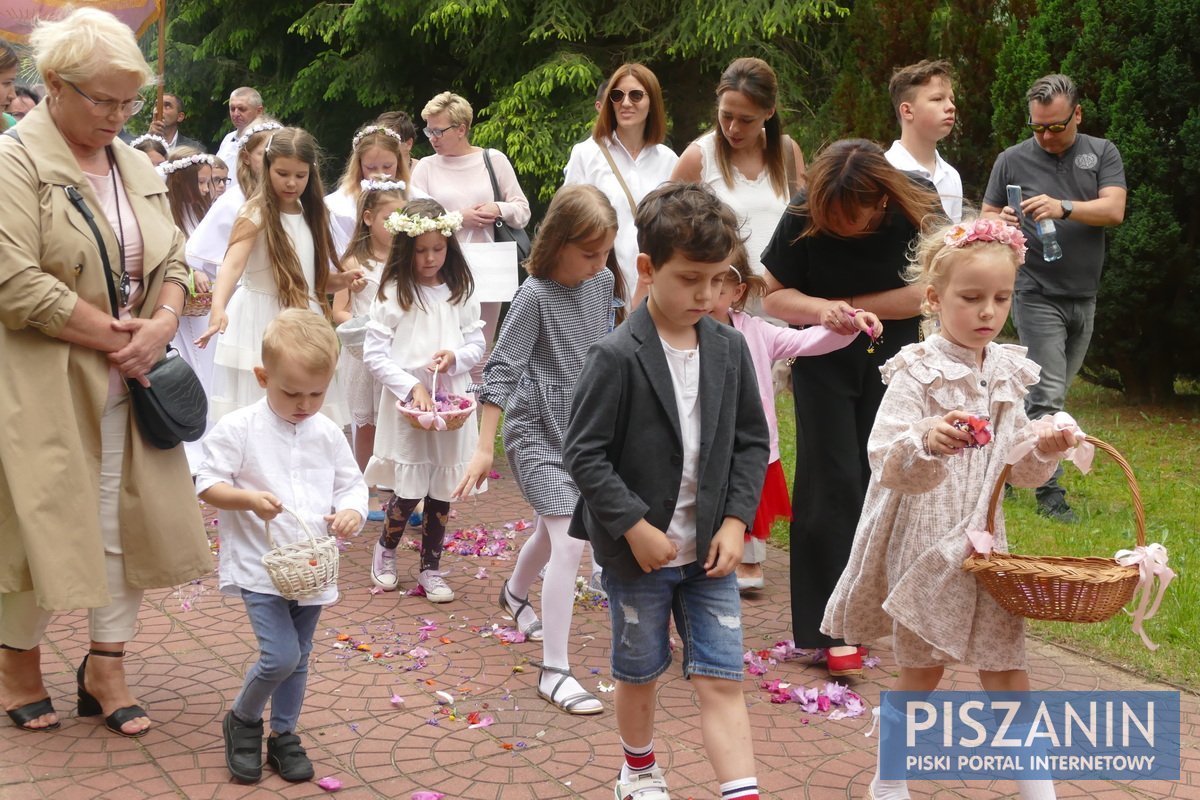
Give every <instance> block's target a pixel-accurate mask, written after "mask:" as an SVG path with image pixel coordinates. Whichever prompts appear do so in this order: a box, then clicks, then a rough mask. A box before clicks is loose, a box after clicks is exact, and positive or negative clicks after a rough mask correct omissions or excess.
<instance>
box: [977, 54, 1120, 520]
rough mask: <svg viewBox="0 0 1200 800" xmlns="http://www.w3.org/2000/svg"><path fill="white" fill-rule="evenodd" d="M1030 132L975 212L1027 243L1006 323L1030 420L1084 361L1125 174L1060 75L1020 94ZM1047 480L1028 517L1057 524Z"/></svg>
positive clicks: (995, 171)
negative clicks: (1051, 253)
mask: <svg viewBox="0 0 1200 800" xmlns="http://www.w3.org/2000/svg"><path fill="white" fill-rule="evenodd" d="M1026 98H1027V99H1028V101H1029V118H1028V122H1027V124H1028V126H1029V128H1030V129H1031V130H1032V131H1033V135H1032V136H1031V137H1029V138H1028V139H1026V140H1025V141H1023V142H1020V143H1019V144H1015V145H1013V146H1012V147H1010V148H1008V149H1007V150H1005V151H1004V152H1003V153H1001V154H1000V157H999V158H997V159H996V163H995V165H994V166H993V167H992V174H991V177H990V178H989V179H988V184H987V189H986V190H985V191H984V196H983V213H984V214H985V215H991V216H998V217H1000V218H1001V219H1003V220H1004V221H1006V222H1009V223H1011V224H1014V225H1017V224H1019V225H1020V226H1021V228H1022V230H1023V231H1024V233H1025V235H1026V237H1028V239H1029V252H1028V254H1027V255H1026V257H1025V265H1024V266H1023V267H1022V268H1021V270H1020V271H1019V272H1018V273H1017V292H1016V296H1015V297H1014V299H1013V306H1012V315H1013V323H1014V324H1015V325H1016V327H1017V335H1018V336H1020V338H1021V344H1023V345H1025V346H1026V347H1027V348H1029V357H1030V358H1031V359H1033V360H1034V361H1035V362H1037V363H1038V364H1039V365H1040V366H1041V368H1042V377H1041V381H1040V382H1038V383H1037V384H1035V385H1033V386H1031V387H1030V391H1029V396H1028V397H1027V398H1026V403H1025V407H1026V411H1027V412H1028V414H1029V418H1030V419H1035V420H1036V419H1040V418H1041V417H1043V416H1045V415H1046V414H1053V413H1054V412H1056V411H1062V410H1063V406H1064V404H1065V403H1066V396H1067V388H1068V387H1069V386H1070V385H1071V381H1072V380H1073V379H1074V378H1075V374H1076V373H1077V372H1078V371H1079V368H1080V366H1082V364H1083V358H1084V356H1085V355H1086V354H1087V348H1088V343H1089V342H1090V341H1091V338H1092V320H1093V317H1094V316H1095V313H1096V294H1097V292H1098V291H1099V289H1100V272H1101V270H1102V269H1103V267H1104V228H1105V227H1107V226H1110V225H1118V224H1120V223H1121V221H1122V220H1123V219H1124V218H1125V194H1126V191H1125V168H1124V165H1123V164H1122V163H1121V154H1120V153H1119V152H1117V148H1116V146H1115V145H1114V144H1113V143H1112V142H1110V141H1108V140H1106V139H1099V138H1097V137H1095V136H1088V135H1087V134H1083V133H1080V132H1079V123H1080V121H1081V120H1082V118H1083V110H1082V108H1081V106H1080V105H1079V90H1078V89H1077V88H1076V87H1075V83H1074V82H1073V81H1072V80H1071V79H1070V78H1068V77H1067V76H1066V75H1047V76H1045V77H1043V78H1039V79H1038V80H1037V81H1035V82H1034V84H1033V86H1032V87H1030V89H1029V91H1028V92H1027V93H1026ZM1010 184H1013V185H1018V186H1020V187H1021V197H1022V198H1023V200H1022V202H1021V207H1020V208H1019V209H1014V208H1012V207H1011V206H1009V205H1008V200H1007V193H1006V189H1005V187H1006V186H1007V185H1010ZM1039 224H1040V225H1041V227H1042V228H1043V229H1045V228H1047V227H1049V226H1053V227H1052V230H1053V231H1054V233H1055V234H1056V236H1057V239H1058V243H1059V245H1060V246H1061V248H1062V257H1061V258H1059V259H1057V260H1050V261H1047V260H1046V259H1045V252H1044V247H1043V239H1042V238H1041V236H1039ZM1061 474H1062V468H1061V467H1060V468H1059V470H1058V472H1056V473H1055V475H1054V477H1053V478H1051V479H1050V480H1049V481H1047V482H1046V484H1045V485H1044V486H1041V487H1039V488H1038V490H1037V498H1038V511H1039V513H1041V514H1042V515H1044V516H1047V517H1051V518H1053V519H1057V520H1059V521H1062V522H1075V521H1076V516H1075V512H1074V511H1072V510H1071V507H1070V506H1069V505H1068V504H1067V501H1066V492H1065V491H1064V490H1063V489H1062V487H1060V486H1059V485H1058V477H1059V476H1060V475H1061Z"/></svg>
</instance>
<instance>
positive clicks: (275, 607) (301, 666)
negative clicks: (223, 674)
mask: <svg viewBox="0 0 1200 800" xmlns="http://www.w3.org/2000/svg"><path fill="white" fill-rule="evenodd" d="M242 601H243V602H244V603H245V604H246V614H247V615H249V617H250V625H251V626H252V627H253V628H254V635H255V637H257V638H258V650H259V654H258V661H257V662H256V663H255V664H254V666H252V667H251V668H250V671H249V672H247V673H246V681H245V683H243V684H242V691H241V692H239V693H238V696H237V699H236V700H234V701H233V713H235V714H237V715H238V718H239V719H241V720H243V721H245V722H255V721H257V720H260V719H262V715H263V711H264V710H266V707H267V701H268V700H270V701H271V730H273V731H275V732H276V733H291V732H292V731H294V730H296V722H297V721H298V720H299V719H300V707H301V706H302V705H304V686H305V684H306V683H308V656H309V654H310V653H311V652H312V646H313V633H314V632H315V631H316V629H317V620H318V619H320V618H321V606H302V605H300V604H299V603H297V602H296V601H295V600H285V599H284V598H282V597H280V596H279V595H274V594H260V593H258V592H251V591H248V590H246V589H243V590H242Z"/></svg>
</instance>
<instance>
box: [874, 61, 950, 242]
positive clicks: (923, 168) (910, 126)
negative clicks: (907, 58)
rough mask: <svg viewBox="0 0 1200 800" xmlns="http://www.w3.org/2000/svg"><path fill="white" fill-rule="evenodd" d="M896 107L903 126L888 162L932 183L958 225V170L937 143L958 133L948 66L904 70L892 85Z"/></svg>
mask: <svg viewBox="0 0 1200 800" xmlns="http://www.w3.org/2000/svg"><path fill="white" fill-rule="evenodd" d="M888 92H889V93H890V94H891V96H892V107H893V108H894V109H895V110H896V118H897V119H898V120H899V121H900V138H899V139H897V140H896V141H894V142H892V146H891V149H889V150H888V151H887V154H886V155H887V160H888V161H889V162H890V163H891V165H892V166H893V167H895V168H896V169H899V170H903V171H905V172H915V173H916V174H918V175H920V176H921V177H923V178H925V179H926V180H928V181H929V182H930V183H932V184H933V185H934V186H935V187H936V188H937V192H938V195H939V196H940V197H941V198H942V208H943V209H944V210H945V211H946V216H948V217H949V218H950V219H951V220H952V221H954V222H961V221H962V201H963V188H962V178H960V177H959V175H958V170H956V169H955V168H954V167H952V166H950V165H949V164H947V163H946V160H945V159H943V158H942V156H941V154H939V153H938V151H937V143H938V142H940V141H941V140H942V139H944V138H946V136H948V135H949V134H950V131H951V130H953V129H954V113H955V108H954V86H953V83H952V81H951V75H950V62H948V61H940V60H939V61H929V60H925V61H920V62H918V63H916V64H910V65H908V66H907V67H901V68H900V69H898V70H896V72H895V74H893V75H892V80H891V82H890V83H889V84H888Z"/></svg>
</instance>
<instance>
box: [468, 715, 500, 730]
mask: <svg viewBox="0 0 1200 800" xmlns="http://www.w3.org/2000/svg"><path fill="white" fill-rule="evenodd" d="M493 722H495V720H494V719H492V718H491V717H484V718H483V719H481V720H479V722H476V723H475V724H474V725H468V726H467V730H473V729H474V728H486V727H487V726H488V725H491V724H492V723H493Z"/></svg>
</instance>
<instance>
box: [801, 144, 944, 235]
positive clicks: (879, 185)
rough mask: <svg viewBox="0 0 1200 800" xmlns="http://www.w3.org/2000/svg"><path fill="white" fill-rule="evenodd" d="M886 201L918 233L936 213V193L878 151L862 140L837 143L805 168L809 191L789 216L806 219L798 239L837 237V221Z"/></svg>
mask: <svg viewBox="0 0 1200 800" xmlns="http://www.w3.org/2000/svg"><path fill="white" fill-rule="evenodd" d="M885 203H894V204H895V208H896V209H897V210H898V211H899V212H900V213H901V214H903V215H904V217H905V218H906V219H907V220H908V221H909V222H911V223H912V225H913V227H915V228H917V229H918V230H920V229H921V228H922V227H923V226H924V225H925V224H926V223H927V222H928V221H930V220H932V219H933V218H934V217H936V216H937V215H939V214H940V213H941V201H940V200H939V199H938V196H937V194H936V193H935V192H933V191H931V190H929V189H926V188H924V187H922V186H921V185H920V184H918V183H916V182H914V181H913V180H911V179H910V178H909V177H908V176H907V175H905V174H904V173H903V172H901V171H900V170H898V169H896V168H895V167H893V166H892V165H891V164H890V163H888V160H887V158H886V157H885V156H884V153H883V148H882V147H880V146H879V145H877V144H875V142H872V141H868V140H866V139H842V140H840V141H836V142H834V143H833V144H831V145H829V146H828V147H826V148H825V149H824V150H823V151H822V152H821V153H820V155H818V156H817V157H816V158H815V159H814V160H813V162H812V164H811V165H809V168H808V192H807V193H806V195H805V197H804V200H803V201H801V202H800V203H799V204H798V205H794V206H788V213H789V214H798V215H801V216H804V215H807V216H808V218H809V224H808V227H807V228H806V229H805V231H804V232H803V233H801V234H800V237H799V238H803V237H806V236H817V235H819V234H826V235H829V236H842V234H841V233H839V223H841V222H844V221H845V220H848V219H850V218H852V217H853V216H854V212H856V211H858V210H859V209H863V208H875V207H878V206H880V204H885ZM869 232H870V231H864V233H869Z"/></svg>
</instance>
